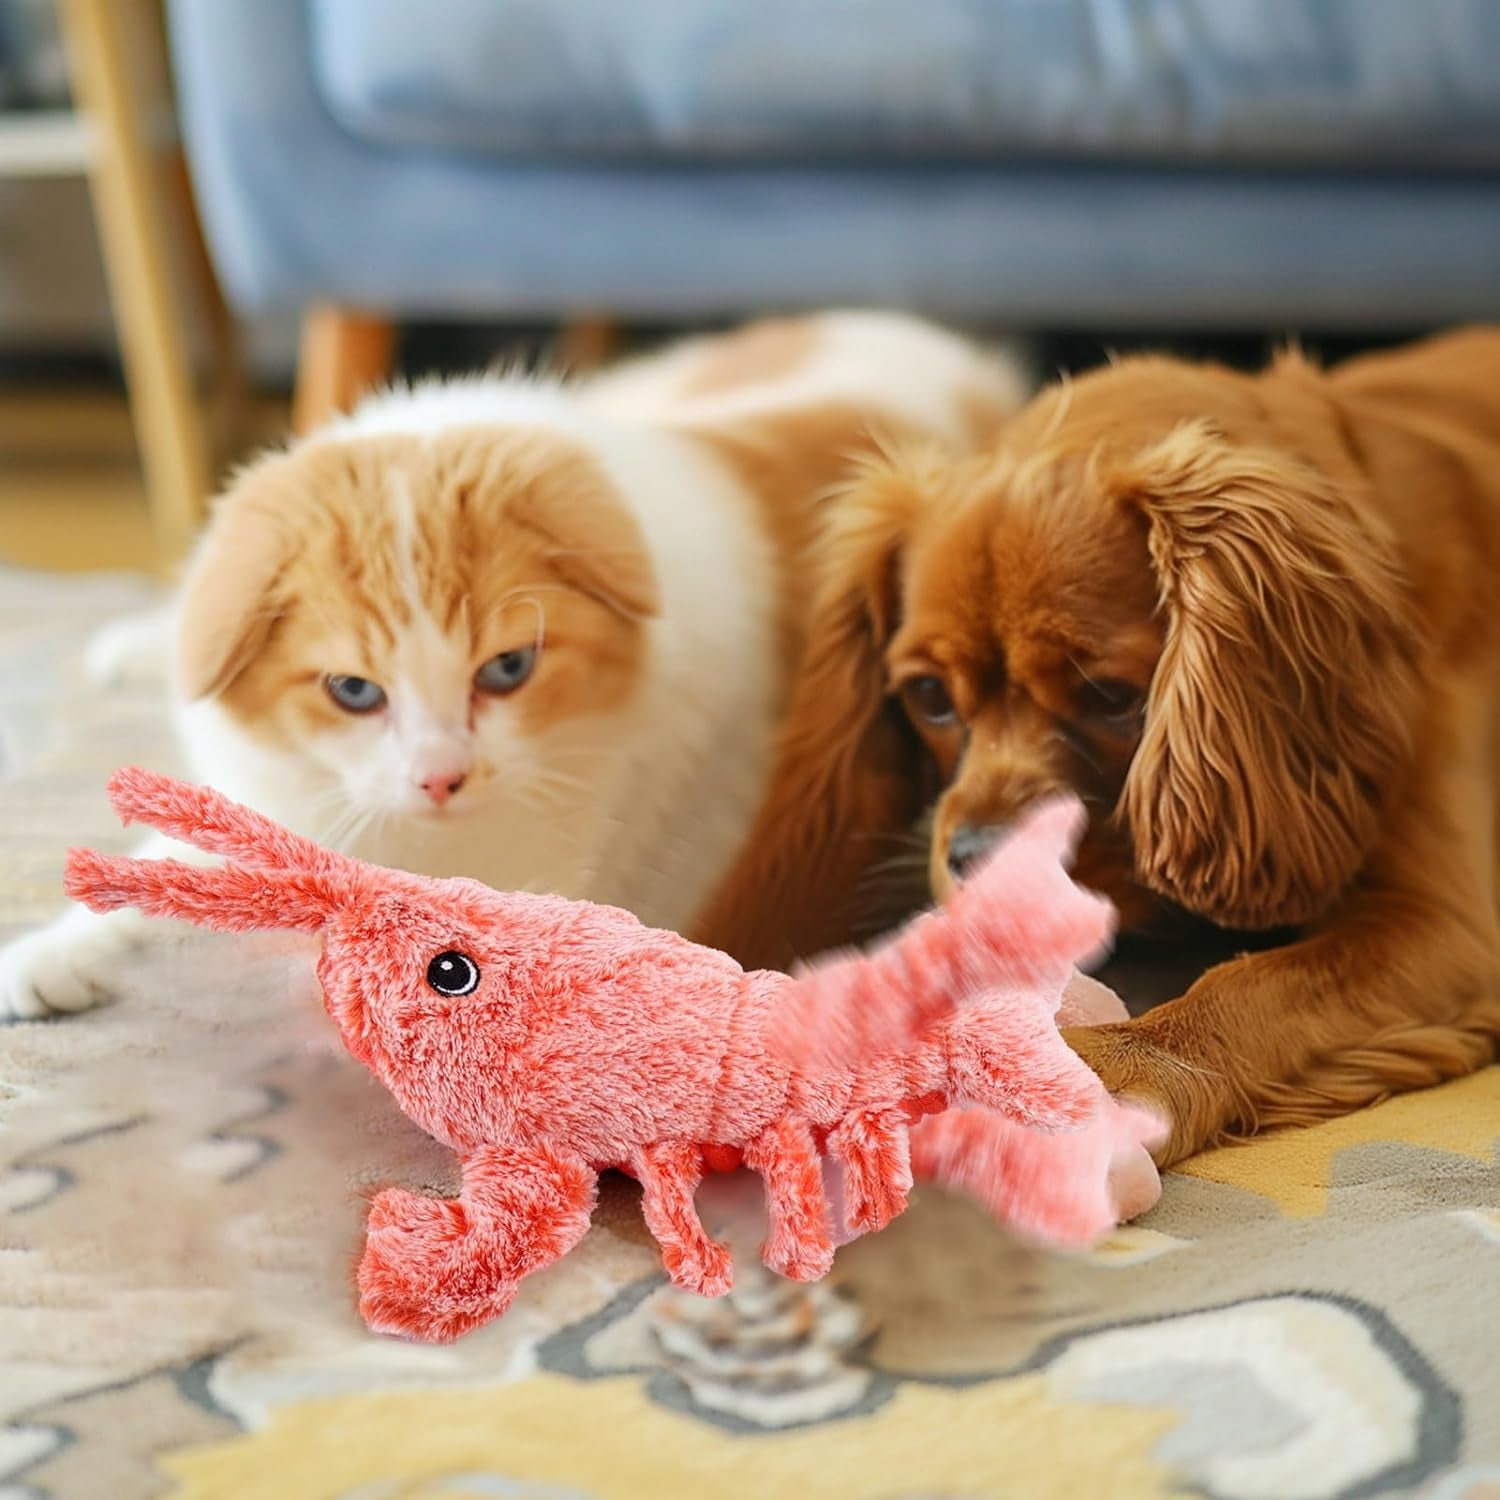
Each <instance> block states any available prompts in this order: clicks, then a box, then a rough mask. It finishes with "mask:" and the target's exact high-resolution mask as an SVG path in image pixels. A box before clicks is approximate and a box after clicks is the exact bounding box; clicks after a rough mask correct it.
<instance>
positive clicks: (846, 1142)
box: [828, 1109, 911, 1234]
mask: <svg viewBox="0 0 1500 1500" xmlns="http://www.w3.org/2000/svg"><path fill="white" fill-rule="evenodd" d="M828 1152H829V1155H830V1156H832V1157H834V1159H835V1160H837V1161H838V1162H840V1163H841V1164H842V1165H843V1168H844V1173H845V1176H844V1194H845V1203H844V1216H845V1217H846V1218H847V1219H848V1221H849V1227H850V1228H851V1229H857V1230H859V1232H860V1233H861V1234H873V1233H874V1232H875V1231H876V1230H880V1229H884V1228H885V1226H886V1225H887V1224H889V1223H890V1222H891V1220H892V1219H894V1218H895V1217H896V1216H897V1215H898V1214H900V1213H901V1211H902V1210H903V1209H904V1208H905V1207H906V1199H907V1196H908V1194H909V1193H910V1192H911V1149H910V1143H909V1140H908V1135H907V1117H906V1112H905V1111H904V1110H898V1109H866V1110H859V1111H856V1112H855V1113H854V1114H851V1115H849V1116H848V1117H847V1118H846V1119H844V1120H843V1122H842V1123H841V1124H840V1125H838V1127H837V1128H836V1129H835V1130H834V1131H833V1132H832V1133H831V1134H830V1135H829V1137H828Z"/></svg>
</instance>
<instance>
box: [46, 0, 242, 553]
mask: <svg viewBox="0 0 1500 1500" xmlns="http://www.w3.org/2000/svg"><path fill="white" fill-rule="evenodd" d="M64 15H65V19H66V22H67V36H68V41H69V46H70V50H71V55H72V62H73V81H74V89H75V92H76V94H77V98H78V103H79V106H80V108H81V109H82V111H83V113H84V114H85V116H86V117H87V118H88V120H89V122H90V124H91V126H92V128H93V131H94V137H95V139H94V158H93V163H92V166H91V170H90V173H89V180H90V185H91V188H92V191H93V199H94V212H95V216H96V218H97V219H98V223H99V234H100V239H101V243H102V246H103V251H104V265H105V272H106V275H107V276H108V279H109V286H110V298H111V301H112V302H113V304H114V313H115V322H116V326H117V328H118V335H119V341H120V355H121V359H122V361H123V364H124V367H125V379H126V383H127V385H128V386H129V390H130V403H131V414H132V419H133V421H134V423H135V429H136V439H137V442H138V444H139V446H140V451H141V462H142V465H143V467H144V469H145V472H146V484H147V489H148V493H149V495H150V503H151V513H152V521H153V524H154V526H155V529H156V532H157V536H158V539H159V543H160V546H161V548H162V552H163V554H164V559H166V560H170V559H171V558H174V557H176V556H177V555H178V554H180V553H181V552H182V551H183V550H184V549H185V548H186V546H187V544H188V543H189V541H190V540H191V538H192V536H193V533H194V532H195V531H196V529H197V527H198V523H199V521H200V520H201V519H202V516H203V513H204V508H205V505H206V503H207V500H208V495H209V490H210V487H211V485H212V481H213V473H212V467H211V459H210V443H209V438H208V433H207V430H206V427H205V424H204V421H203V415H202V413H201V411H200V410H199V407H198V401H197V393H196V389H195V383H194V379H193V369H192V359H191V355H190V352H189V348H188V338H187V330H186V326H185V319H184V317H183V310H182V307H181V305H180V302H179V300H178V297H177V295H176V290H175V288H174V285H173V261H172V230H171V228H170V219H171V211H170V208H169V206H168V198H167V195H166V192H165V190H164V183H163V172H164V168H163V162H162V156H163V146H162V142H161V140H160V125H161V122H162V121H163V119H169V118H170V115H169V114H167V107H168V99H169V93H168V90H167V86H166V79H165V65H164V63H163V62H162V48H161V36H160V29H159V23H158V21H157V18H156V13H155V10H154V7H153V6H152V5H150V4H147V3H145V0H66V8H65V11H64Z"/></svg>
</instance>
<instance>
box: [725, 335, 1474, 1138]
mask: <svg viewBox="0 0 1500 1500" xmlns="http://www.w3.org/2000/svg"><path fill="white" fill-rule="evenodd" d="M836 512H837V527H838V530H837V534H836V535H835V536H834V537H833V538H831V547H830V551H829V554H828V562H829V569H828V574H827V577H826V578H825V580H824V587H823V593H822V596H821V599H820V601H819V606H818V621H819V624H818V627H817V628H816V629H815V630H814V631H813V632H812V637H813V640H814V645H813V647H812V648H811V652H810V655H809V658H808V660H807V662H806V664H805V669H804V674H803V679H802V683H801V689H800V694H799V701H798V703H797V705H796V709H795V712H794V713H793V715H792V718H791V721H790V723H789V725H788V728H787V731H786V735H785V737H784V740H783V744H782V757H781V771H780V775H779V778H778V780H777V783H776V789H775V793H774V795H773V797H772V798H771V801H770V802H769V804H768V805H767V806H766V807H765V809H764V811H763V814H762V817H761V820H760V826H759V830H758V834H757V836H756V838H755V839H754V840H753V841H752V844H751V847H752V848H753V849H754V850H755V854H754V856H753V858H752V859H751V860H750V861H748V862H747V863H746V864H745V865H744V866H743V867H742V868H741V870H740V871H738V873H737V875H736V876H735V878H734V881H732V882H731V884H730V886H728V887H727V888H726V889H725V890H724V891H723V892H722V893H721V898H720V901H719V902H718V905H717V907H716V909H715V910H714V912H713V913H712V914H711V917H710V922H709V924H708V925H707V928H706V934H707V935H708V936H710V937H713V938H714V939H716V940H718V941H723V942H727V943H728V944H729V945H730V946H732V947H733V948H734V951H736V952H737V953H739V954H740V956H741V957H746V958H749V959H752V960H756V961H767V962H784V961H785V960H786V959H787V958H788V957H789V956H790V955H791V954H792V953H795V952H808V951H811V950H813V949H815V948H817V947H819V946H822V945H824V944H826V943H828V942H834V941H841V940H846V939H847V938H848V937H849V936H850V935H852V934H853V933H854V931H855V929H856V927H857V925H858V922H857V908H858V906H859V904H860V899H862V898H863V896H864V895H866V894H868V892H869V891H870V889H871V888H872V885H877V886H878V884H879V882H878V881H875V882H872V880H871V870H872V868H873V867H875V866H876V865H877V863H878V862H879V861H880V859H881V858H882V857H883V856H884V855H885V854H886V853H887V852H888V850H889V847H890V843H889V841H891V840H896V841H898V842H899V839H900V837H901V835H902V832H903V830H905V829H907V828H909V827H910V825H911V822H912V820H913V819H914V817H915V815H916V814H917V813H918V812H919V811H920V804H921V801H922V797H923V785H922V775H921V771H920V765H921V762H922V760H923V759H927V760H928V761H929V763H935V764H936V767H937V770H938V772H939V775H940V778H941V785H942V788H943V790H942V792H941V796H940V799H939V800H938V802H937V804H936V810H935V813H934V816H933V819H932V827H931V840H930V883H931V886H932V888H933V890H934V891H935V892H936V894H938V895H939V896H941V895H943V894H944V893H945V892H946V890H947V889H948V888H949V886H950V884H951V882H952V881H953V880H955V879H957V878H959V877H960V876H961V875H962V872H963V869H964V867H965V866H966V865H967V864H968V863H969V862H970V861H971V860H972V859H973V858H974V857H975V856H976V855H977V854H979V853H980V852H982V851H983V850H984V849H985V848H986V847H988V845H989V844H991V843H992V842H993V841H994V839H995V838H996V837H997V836H998V834H999V833H1000V831H1001V830H1003V829H1004V828H1005V827H1006V825H1007V824H1008V823H1009V822H1010V821H1011V820H1012V819H1014V818H1015V816H1016V815H1017V813H1019V812H1020V811H1021V809H1023V808H1024V807H1025V806H1026V805H1027V804H1028V803H1030V802H1031V801H1032V800H1034V799H1035V798H1037V797H1039V796H1041V795H1043V794H1046V793H1048V792H1052V791H1055V790H1058V789H1061V788H1071V789H1072V790H1074V791H1076V792H1077V793H1078V794H1079V795H1081V796H1082V797H1083V798H1084V799H1085V801H1086V802H1087V803H1088V804H1089V806H1090V807H1091V809H1092V812H1093V818H1092V822H1091V827H1090V831H1089V835H1088V837H1087V839H1086V841H1085V844H1084V847H1083V849H1082V850H1081V851H1080V856H1079V861H1078V873H1079V876H1080V878H1081V879H1082V880H1084V881H1085V882H1086V883H1088V884H1090V885H1093V886H1094V887H1096V888H1098V889H1100V890H1102V891H1104V892H1106V893H1107V894H1108V895H1110V896H1111V897H1112V898H1113V899H1114V900H1115V901H1116V903H1117V904H1118V905H1119V907H1120V911H1121V916H1122V921H1123V925H1124V926H1125V928H1126V929H1127V930H1129V929H1136V930H1142V929H1144V930H1148V931H1151V930H1154V931H1158V932H1163V933H1173V932H1175V931H1177V930H1178V929H1179V926H1180V925H1182V924H1185V923H1186V922H1187V920H1188V919H1190V918H1196V919H1200V920H1201V919H1207V920H1208V921H1209V922H1211V923H1212V924H1214V925H1215V926H1217V927H1220V928H1225V929H1234V930H1252V929H1254V930H1262V929H1268V928H1280V927H1284V926H1285V927H1293V928H1295V929H1296V930H1295V932H1294V933H1293V935H1292V936H1291V938H1290V940H1289V941H1287V942H1286V943H1285V944H1283V945H1281V946H1274V947H1271V948H1269V949H1267V950H1265V951H1259V952H1254V953H1248V954H1244V955H1242V956H1240V957H1237V958H1235V959H1233V960H1231V961H1230V962H1228V963H1224V964H1221V965H1219V966H1218V967H1215V968H1212V969H1210V970H1209V971H1208V972H1207V973H1206V974H1204V975H1203V976H1202V978H1200V979H1199V980H1198V981H1197V982H1196V983H1194V984H1193V985H1192V986H1191V987H1190V988H1189V989H1188V990H1187V992H1186V993H1185V994H1183V995H1181V996H1180V998H1177V999H1174V1000H1171V1001H1169V1002H1168V1003H1167V1004H1165V1005H1162V1006H1160V1007H1158V1008H1157V1009H1155V1010H1152V1011H1149V1012H1148V1013H1147V1014H1145V1015H1143V1016H1140V1017H1138V1018H1136V1019H1134V1020H1130V1021H1126V1022H1122V1023H1119V1024H1116V1025H1111V1026H1103V1027H1098V1028H1095V1029H1092V1030H1089V1031H1080V1032H1077V1033H1075V1034H1073V1036H1072V1037H1071V1039H1072V1040H1073V1042H1074V1045H1075V1046H1076V1047H1077V1048H1078V1049H1079V1051H1080V1052H1081V1053H1082V1054H1083V1056H1084V1057H1086V1058H1087V1059H1088V1061H1089V1062H1090V1063H1092V1064H1093V1065H1094V1066H1095V1067H1096V1068H1097V1069H1098V1071H1099V1073H1100V1074H1101V1075H1102V1077H1103V1078H1104V1080H1105V1082H1106V1083H1107V1084H1108V1085H1109V1086H1110V1087H1111V1088H1112V1089H1114V1090H1116V1091H1120V1092H1126V1093H1132V1094H1137V1095H1143V1096H1147V1097H1149V1098H1152V1099H1154V1100H1156V1101H1158V1102H1159V1103H1161V1104H1163V1105H1165V1107H1166V1108H1167V1110H1168V1111H1169V1113H1170V1115H1171V1118H1172V1121H1173V1133H1172V1136H1171V1139H1170V1141H1169V1142H1168V1144H1167V1145H1166V1146H1165V1148H1164V1149H1163V1151H1162V1153H1161V1154H1162V1157H1163V1159H1164V1160H1166V1161H1171V1160H1174V1159H1176V1158H1179V1157H1181V1156H1184V1155H1186V1154H1188V1153H1190V1152H1192V1151H1195V1150H1197V1149H1199V1148H1200V1147H1202V1146H1205V1145H1207V1144H1209V1143H1211V1142H1212V1141H1214V1140H1216V1139H1219V1138H1221V1137H1223V1136H1225V1135H1228V1134H1232V1133H1241V1132H1246V1131H1250V1130H1253V1129H1255V1128H1257V1127H1258V1126H1262V1125H1269V1124H1275V1123H1288V1122H1298V1121H1308V1120H1312V1119H1316V1118H1318V1117H1321V1116H1326V1115H1330V1114H1336V1113H1340V1112H1343V1111H1347V1110H1350V1109H1354V1108H1356V1107H1358V1106H1359V1105H1362V1104H1367V1103H1369V1102H1371V1101H1373V1100H1375V1099H1378V1098H1381V1097H1382V1096H1384V1095H1386V1094H1389V1093H1392V1092H1395V1091H1398V1090H1402V1089H1409V1088H1415V1087H1418V1086H1421V1085H1423V1084H1428V1083H1433V1082H1436V1081H1437V1080H1439V1079H1442V1078H1446V1077H1450V1076H1453V1075H1455V1074H1460V1073H1465V1072H1468V1071H1469V1070H1471V1069H1473V1068H1476V1067H1478V1066H1480V1065H1481V1064H1483V1063H1485V1062H1488V1061H1489V1060H1490V1058H1491V1057H1492V1055H1493V1052H1494V1046H1495V1039H1496V1036H1497V1034H1500V910H1497V885H1496V876H1497V855H1500V801H1497V796H1496V793H1497V782H1500V624H1497V610H1496V605H1497V600H1500V330H1480V329H1476V330H1471V331H1466V332H1460V333H1455V334H1452V335H1449V336H1446V337H1442V338H1437V339H1433V340H1431V341H1428V342H1425V343H1421V344H1418V345H1415V346H1413V347H1411V348H1408V349H1406V350H1403V351H1400V352H1396V353H1390V354H1377V355H1368V356H1365V357H1362V358H1359V359H1356V360H1352V361H1350V362H1348V363H1346V364H1344V365H1342V366H1340V367H1338V368H1335V369H1333V370H1331V371H1327V372H1324V371H1322V370H1319V369H1317V368H1315V367H1313V366H1312V365H1311V364H1309V363H1308V362H1306V361H1305V360H1304V359H1303V358H1301V357H1300V356H1299V355H1297V354H1295V353H1291V354H1286V355H1283V356H1282V357H1281V358H1279V359H1277V360H1276V361H1275V362H1274V364H1273V365H1272V366H1271V368H1270V369H1269V370H1267V371H1266V372H1265V373H1263V374H1261V375H1257V376H1249V375H1240V374H1236V373H1232V372H1230V371H1228V370H1226V369H1222V368H1218V367H1212V366H1194V365H1190V364H1186V363H1183V362H1180V361H1178V360H1174V359H1168V358H1137V359H1128V360H1122V361H1120V362H1119V363H1117V364H1115V365H1113V366H1110V367H1108V368H1105V369H1102V370H1099V371H1096V372H1094V373H1092V374H1090V375H1088V376H1086V377H1084V378H1082V379H1079V380H1077V381H1075V382H1073V383H1071V384H1069V383H1063V384H1060V385H1057V386H1055V387H1053V388H1050V389H1048V390H1047V391H1045V392H1044V393H1042V394H1041V395H1040V396H1038V397H1037V398H1036V399H1035V400H1034V401H1033V403H1032V404H1031V405H1030V406H1029V407H1028V408H1027V409H1026V411H1025V412H1023V414H1022V415H1021V416H1020V417H1019V418H1018V419H1017V420H1016V422H1015V423H1014V424H1013V425H1012V426H1010V427H1009V428H1008V429H1007V430H1006V432H1005V434H1004V436H1003V438H1002V439H1001V441H1000V443H999V445H998V447H997V448H996V450H995V451H994V452H993V453H991V454H990V455H988V456H987V457H984V458H982V459H977V460H970V461H961V462H953V461H951V460H945V459H942V458H939V457H936V456H931V457H929V456H924V455H922V454H909V453H908V454H902V455H894V456H891V457H889V458H888V459H886V460H883V461H878V462H876V463H874V464H872V465H870V466H869V468H868V469H867V471H866V472H865V474H864V476H863V479H862V481H861V482H860V484H859V485H858V486H857V488H856V489H855V491H854V493H853V494H851V495H850V496H849V497H848V498H847V500H846V502H845V503H843V504H842V505H840V506H839V507H837V508H836ZM894 706H899V713H895V712H893V711H892V710H893V707H894ZM902 719H904V720H905V723H904V724H903V723H902V722H901V720H902ZM914 737H915V739H914ZM915 740H919V741H920V742H921V744H922V745H924V746H925V749H926V751H927V752H928V755H927V756H926V757H922V756H920V755H919V754H918V753H917V751H916V749H915ZM747 885H749V886H752V887H754V888H755V889H758V890H760V891H761V892H764V891H766V890H767V889H775V890H776V892H777V895H778V898H779V899H778V900H776V901H773V902H761V903H760V904H759V905H758V909H757V910H756V911H755V914H754V917H753V919H752V918H749V917H746V918H744V919H741V916H740V914H741V913H748V912H750V910H751V903H748V902H745V901H743V900H742V899H740V898H739V896H738V895H737V891H743V890H744V889H745V888H746V886H747ZM752 920H753V928H752V927H750V926H747V922H750V921H752Z"/></svg>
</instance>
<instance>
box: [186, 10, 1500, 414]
mask: <svg viewBox="0 0 1500 1500" xmlns="http://www.w3.org/2000/svg"><path fill="white" fill-rule="evenodd" d="M168 7H169V13H170V16H171V21H172V43H173V49H174V56H175V60H176V68H177V80H178V89H179V95H180V99H181V106H182V110H183V114H184V120H185V126H186V140H187V146H188V151H189V155H190V159H191V162H192V166H193V171H194V179H195V183H196V186H197V192H198V199H199V203H200V205H201V209H202V212H203V215H204V217H205V220H206V224H207V229H208V235H209V239H210V242H211V244H212V246H213V250H214V254H215V258H216V261H217V263H218V266H219V269H220V273H221V275H222V277H223V280H224V283H225V285H226V287H227V289H228V292H229V295H230V298H231V300H232V301H233V303H234V305H235V306H236V307H237V308H239V309H241V310H243V311H245V312H254V311H257V310H261V309H266V308H270V307H278V306H280V307H285V306H292V307H297V308H302V309H312V310H311V311H310V312H309V313H308V315H307V320H306V323H305V329H306V338H305V342H304V353H303V363H302V368H303V372H304V376H305V379H304V382H303V389H302V391H301V392H300V393H299V407H298V410H299V415H300V418H301V420H303V421H304V422H310V421H313V420H316V419H317V418H318V417H320V416H321V415H323V414H324V413H325V412H326V411H327V410H328V409H329V408H330V407H333V406H337V405H340V404H342V403H343V402H344V401H346V400H347V399H348V398H349V396H350V395H351V394H352V392H353V391H355V390H357V389H358V388H359V386H360V385H362V384H364V383H365V382H367V381H368V380H370V379H373V378H375V377H376V376H378V375H379V374H380V373H382V372H383V370H384V368H385V365H386V362H387V361H388V359H389V357H390V348H391V345H390V340H389V337H388V336H387V334H386V333H385V332H384V331H383V330H384V329H386V328H387V326H388V325H389V323H390V321H391V320H394V319H399V318H403V317H411V316H415V315H435V316H443V317H474V316H479V317H495V316H497V315H504V316H522V317H536V316H540V317H547V318H556V317H563V318H568V317H578V316H580V315H593V316H597V315H599V314H601V313H603V314H608V315H609V316H611V317H614V318H621V319H631V318H635V319H651V320H657V321H667V322H681V321H689V320H696V319H707V318H721V317H728V316H739V315H742V314H748V313H753V312H757V311H762V310H765V309H768V308H774V309H785V308H793V307H804V306H814V305H817V304H820V303H829V302H835V303H852V302H863V303H888V304H895V305H901V306H907V307H913V308H917V309H920V310H923V311H927V312H931V313H934V314H937V315H940V316H946V317H949V318H953V319H958V320H963V321H966V322H969V323H982V324H989V325H1001V326H1006V327H1010V328H1017V327H1020V328H1026V327H1031V328H1058V327H1062V328H1069V327H1087V326H1091V325H1092V326H1104V327H1108V328H1126V327H1147V328H1168V329H1191V328H1202V327H1211V328H1220V329H1222V328H1257V329H1261V330H1267V331H1272V332H1276V331H1280V330H1286V329H1292V328H1296V327H1300V326H1307V325H1311V326H1315V327H1319V328H1326V329H1346V330H1357V329H1361V328H1377V327H1378V328H1380V329H1383V330H1392V329H1396V330H1406V329H1413V330H1414V329H1420V328H1421V327H1423V326H1427V325H1431V324H1436V323H1441V322H1445V321H1449V320H1455V319H1466V318H1475V317H1483V316H1497V315H1500V176H1497V173H1496V167H1497V165H1500V5H1496V4H1494V3H1492V0H1421V3H1413V0H923V3H921V4H914V3H910V0H842V3H839V4H829V3H825V4H808V3H806V0H755V3H754V4H751V3H744V0H742V3H723V4H704V3H702V0H645V3H642V4H637V5H629V6H624V5H619V4H618V3H616V0H213V3H207V4H206V3H203V0H168Z"/></svg>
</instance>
